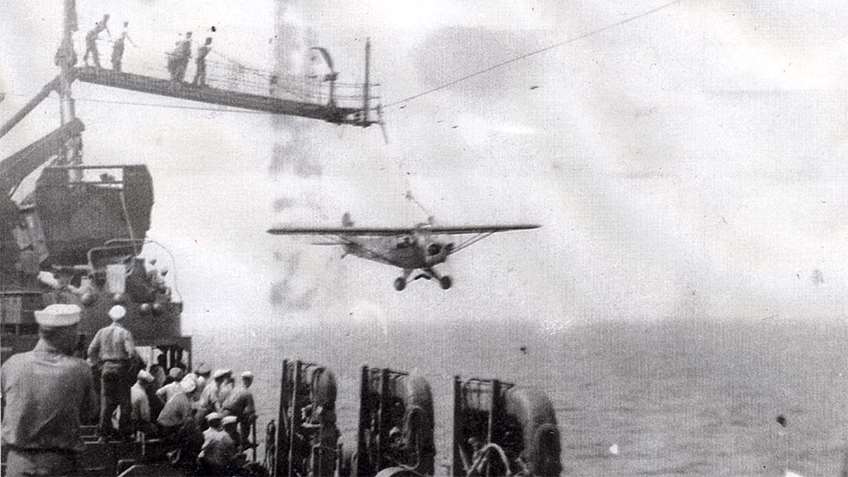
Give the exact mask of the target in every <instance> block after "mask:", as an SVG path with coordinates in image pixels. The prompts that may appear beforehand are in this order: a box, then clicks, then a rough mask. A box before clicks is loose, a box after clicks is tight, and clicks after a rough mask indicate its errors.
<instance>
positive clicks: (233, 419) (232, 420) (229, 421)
mask: <svg viewBox="0 0 848 477" xmlns="http://www.w3.org/2000/svg"><path fill="white" fill-rule="evenodd" d="M236 422H238V418H237V417H236V416H224V418H223V419H221V424H223V425H225V426H226V425H227V424H235V423H236Z"/></svg>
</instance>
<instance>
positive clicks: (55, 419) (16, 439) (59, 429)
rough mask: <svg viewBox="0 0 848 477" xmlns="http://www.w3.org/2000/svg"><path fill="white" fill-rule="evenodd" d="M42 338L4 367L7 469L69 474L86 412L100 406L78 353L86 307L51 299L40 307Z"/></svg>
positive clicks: (37, 317) (37, 316)
mask: <svg viewBox="0 0 848 477" xmlns="http://www.w3.org/2000/svg"><path fill="white" fill-rule="evenodd" d="M35 321H36V323H38V326H39V340H38V343H37V344H36V345H35V348H33V349H32V351H29V352H26V353H19V354H16V355H13V356H12V357H10V358H9V359H8V360H7V361H6V362H5V363H4V364H3V367H2V369H0V375H2V379H0V381H2V383H3V384H2V393H3V400H4V401H5V404H6V406H5V409H4V412H3V446H4V447H5V448H7V449H8V450H9V454H8V458H7V460H6V475H30V474H32V475H34V473H35V472H36V471H38V472H41V473H43V474H39V475H65V474H70V473H72V472H73V471H74V470H75V461H76V458H75V454H77V453H79V452H81V451H82V450H83V449H85V445H84V444H83V442H82V441H81V440H80V438H79V427H80V416H86V415H89V414H91V412H92V411H93V410H95V409H96V408H97V395H96V394H95V392H94V383H93V381H92V377H91V369H90V368H89V366H88V365H87V364H86V362H85V361H83V360H81V359H79V358H75V357H73V356H72V353H73V351H74V348H75V347H76V344H77V340H78V334H77V325H78V323H79V321H80V308H79V307H78V306H76V305H62V304H57V305H50V306H48V307H47V308H45V309H43V310H38V311H35Z"/></svg>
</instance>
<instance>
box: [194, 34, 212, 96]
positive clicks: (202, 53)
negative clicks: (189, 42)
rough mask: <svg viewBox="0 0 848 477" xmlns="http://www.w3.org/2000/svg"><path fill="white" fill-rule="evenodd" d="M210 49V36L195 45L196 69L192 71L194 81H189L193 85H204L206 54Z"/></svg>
mask: <svg viewBox="0 0 848 477" xmlns="http://www.w3.org/2000/svg"><path fill="white" fill-rule="evenodd" d="M210 51H212V38H210V37H207V38H206V43H204V44H203V46H199V47H197V58H195V60H194V63H195V65H197V71H196V72H195V73H194V81H192V82H191V84H193V85H194V86H206V56H207V55H209V52H210Z"/></svg>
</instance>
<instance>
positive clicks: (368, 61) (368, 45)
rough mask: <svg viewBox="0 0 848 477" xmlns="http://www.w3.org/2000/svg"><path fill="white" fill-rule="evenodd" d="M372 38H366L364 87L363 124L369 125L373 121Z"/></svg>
mask: <svg viewBox="0 0 848 477" xmlns="http://www.w3.org/2000/svg"><path fill="white" fill-rule="evenodd" d="M370 101H371V38H366V39H365V86H364V88H363V89H362V125H363V126H368V125H369V124H370V122H371V120H370V119H369V117H368V115H369V114H370V111H369V110H370V109H371V106H370Z"/></svg>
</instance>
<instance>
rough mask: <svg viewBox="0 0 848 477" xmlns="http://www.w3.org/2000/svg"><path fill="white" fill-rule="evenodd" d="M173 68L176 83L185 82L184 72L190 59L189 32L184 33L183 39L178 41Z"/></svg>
mask: <svg viewBox="0 0 848 477" xmlns="http://www.w3.org/2000/svg"><path fill="white" fill-rule="evenodd" d="M174 57H175V59H176V61H175V68H174V78H173V79H175V80H176V81H181V82H182V81H185V74H186V70H187V69H188V61H189V59H191V32H190V31H189V32H186V34H185V39H184V40H182V41H180V42H179V44H178V45H177V49H176V50H174Z"/></svg>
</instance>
